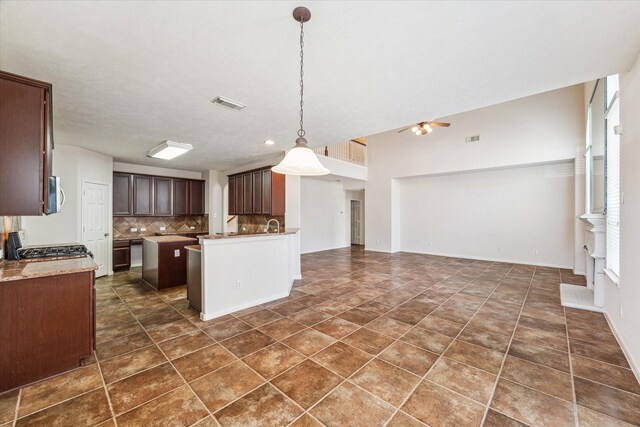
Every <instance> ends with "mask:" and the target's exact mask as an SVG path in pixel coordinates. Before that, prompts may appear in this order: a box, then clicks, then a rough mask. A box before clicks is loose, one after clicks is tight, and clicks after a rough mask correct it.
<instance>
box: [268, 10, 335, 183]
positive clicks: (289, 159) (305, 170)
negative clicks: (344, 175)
mask: <svg viewBox="0 0 640 427" xmlns="http://www.w3.org/2000/svg"><path fill="white" fill-rule="evenodd" d="M293 18H294V19H295V20H296V21H298V22H300V129H299V130H298V138H297V139H296V145H295V147H293V148H292V149H291V150H289V151H288V152H287V154H286V155H285V156H284V159H282V161H281V162H280V163H279V164H278V165H276V166H274V167H273V168H271V170H272V171H274V172H276V173H281V174H285V175H305V176H318V175H327V174H329V173H330V171H329V169H327V168H325V167H324V166H322V163H320V160H318V157H317V156H316V154H315V153H314V152H313V151H312V150H311V149H310V148H309V147H307V140H306V139H305V138H304V135H305V130H304V120H303V119H304V108H303V107H304V102H303V99H304V79H303V77H304V72H303V66H304V23H305V22H307V21H309V19H311V12H310V11H309V9H307V8H306V7H296V8H295V9H294V10H293Z"/></svg>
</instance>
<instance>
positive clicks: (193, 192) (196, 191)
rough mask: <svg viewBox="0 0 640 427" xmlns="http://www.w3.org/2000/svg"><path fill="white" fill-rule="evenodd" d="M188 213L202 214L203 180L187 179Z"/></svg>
mask: <svg viewBox="0 0 640 427" xmlns="http://www.w3.org/2000/svg"><path fill="white" fill-rule="evenodd" d="M189 214H191V215H204V181H189Z"/></svg>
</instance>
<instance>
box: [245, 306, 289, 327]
mask: <svg viewBox="0 0 640 427" xmlns="http://www.w3.org/2000/svg"><path fill="white" fill-rule="evenodd" d="M280 318H282V315H281V314H278V313H276V312H273V311H271V310H266V309H265V310H260V311H256V312H254V313H251V314H247V315H245V316H242V317H241V318H240V319H241V320H242V321H243V322H246V323H248V324H250V325H251V326H253V327H258V326H262V325H264V324H267V323H270V322H273V321H274V320H278V319H280Z"/></svg>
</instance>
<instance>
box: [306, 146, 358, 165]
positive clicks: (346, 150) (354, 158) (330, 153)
mask: <svg viewBox="0 0 640 427" xmlns="http://www.w3.org/2000/svg"><path fill="white" fill-rule="evenodd" d="M313 152H314V153H316V154H317V155H319V156H326V157H331V158H332V159H337V160H342V161H345V162H349V163H355V164H357V165H362V166H366V165H367V146H366V145H365V144H364V143H361V142H357V141H354V140H350V141H346V142H340V143H338V144H333V145H327V146H324V147H317V148H314V149H313Z"/></svg>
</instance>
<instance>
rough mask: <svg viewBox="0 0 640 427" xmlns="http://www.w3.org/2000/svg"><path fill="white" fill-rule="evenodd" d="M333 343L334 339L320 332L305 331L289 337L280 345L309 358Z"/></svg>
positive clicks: (313, 330)
mask: <svg viewBox="0 0 640 427" xmlns="http://www.w3.org/2000/svg"><path fill="white" fill-rule="evenodd" d="M335 341H336V340H335V339H334V338H332V337H330V336H329V335H325V334H323V333H322V332H318V331H316V330H315V329H305V330H304V331H302V332H298V333H297V334H295V335H291V336H290V337H289V338H286V339H284V340H282V343H283V344H286V345H288V346H289V347H291V348H293V349H294V350H296V351H298V352H300V353H302V354H304V355H305V356H311V355H312V354H314V353H317V352H318V351H320V350H322V349H323V348H325V347H328V346H329V345H331V344H333V343H334V342H335Z"/></svg>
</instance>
